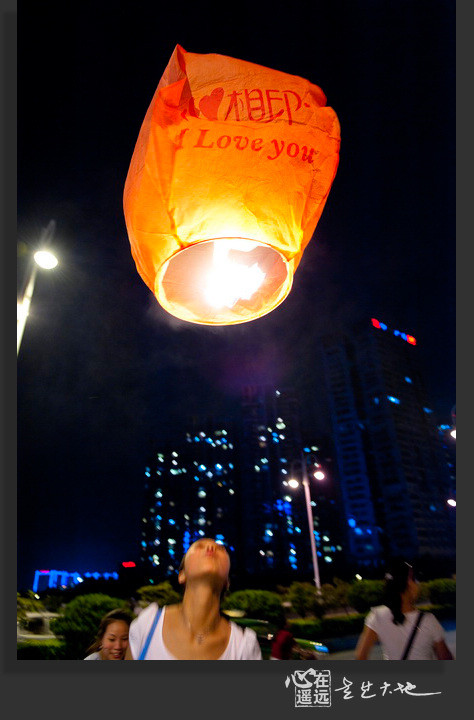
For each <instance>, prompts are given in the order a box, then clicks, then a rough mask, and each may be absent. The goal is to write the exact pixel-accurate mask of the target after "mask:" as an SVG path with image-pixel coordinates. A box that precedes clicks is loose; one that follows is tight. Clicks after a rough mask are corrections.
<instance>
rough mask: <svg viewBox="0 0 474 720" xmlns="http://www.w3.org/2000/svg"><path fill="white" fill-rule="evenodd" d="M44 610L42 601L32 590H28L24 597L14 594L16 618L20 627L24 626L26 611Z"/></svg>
mask: <svg viewBox="0 0 474 720" xmlns="http://www.w3.org/2000/svg"><path fill="white" fill-rule="evenodd" d="M43 610H44V605H43V603H42V602H41V601H40V600H38V599H37V598H36V597H35V594H34V592H33V591H32V590H28V593H27V595H26V597H23V596H22V595H20V593H19V592H17V594H16V618H17V620H18V622H19V623H20V625H21V626H22V627H25V626H26V621H27V615H26V613H27V612H41V611H43Z"/></svg>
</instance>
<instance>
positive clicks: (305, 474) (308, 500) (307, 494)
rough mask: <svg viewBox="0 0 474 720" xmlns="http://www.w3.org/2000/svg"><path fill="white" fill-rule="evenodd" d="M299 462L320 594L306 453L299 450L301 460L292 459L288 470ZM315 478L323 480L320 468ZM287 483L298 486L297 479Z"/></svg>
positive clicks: (316, 579)
mask: <svg viewBox="0 0 474 720" xmlns="http://www.w3.org/2000/svg"><path fill="white" fill-rule="evenodd" d="M298 463H300V464H301V475H302V482H303V488H304V497H305V501H306V513H307V515H308V527H309V540H310V544H311V556H312V559H313V570H314V584H315V585H316V594H317V595H321V580H320V577H319V565H318V553H317V550H316V539H315V537H314V519H313V510H312V508H311V495H310V491H309V480H308V469H307V467H306V453H305V452H304V451H302V452H301V460H294V461H293V462H292V463H291V465H290V471H291V470H292V468H293V465H295V464H298ZM314 476H315V478H316V479H317V480H324V478H325V474H324V473H323V471H322V470H319V469H318V470H317V471H316V472H315V474H314ZM288 484H289V485H290V487H293V488H296V487H298V481H297V480H289V481H288Z"/></svg>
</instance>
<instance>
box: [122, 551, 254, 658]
mask: <svg viewBox="0 0 474 720" xmlns="http://www.w3.org/2000/svg"><path fill="white" fill-rule="evenodd" d="M229 570H230V559H229V555H228V553H227V550H226V549H225V547H224V546H223V545H222V544H220V543H216V542H215V540H211V539H210V538H202V539H201V540H197V541H196V542H195V543H193V544H192V545H191V547H190V548H189V550H188V552H187V553H186V555H185V556H184V558H183V561H182V562H181V565H180V567H179V571H178V582H179V583H180V584H181V585H183V586H184V595H183V600H182V602H180V603H176V604H174V605H165V606H164V607H162V608H159V607H158V606H157V604H156V603H151V604H150V605H149V606H148V607H146V608H145V609H144V610H142V611H141V613H140V615H139V616H138V617H137V618H136V619H135V620H134V621H133V622H132V625H131V627H130V646H129V649H128V651H127V654H126V656H125V659H126V660H261V659H262V653H261V650H260V646H259V644H258V640H257V635H256V633H255V631H254V630H252V629H251V628H245V630H242V628H240V627H239V626H238V625H237V624H236V623H234V622H230V621H229V620H227V618H225V617H224V616H223V615H222V613H221V599H222V595H223V593H224V592H225V591H226V589H227V587H228V584H229Z"/></svg>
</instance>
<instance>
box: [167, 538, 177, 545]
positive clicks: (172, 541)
mask: <svg viewBox="0 0 474 720" xmlns="http://www.w3.org/2000/svg"><path fill="white" fill-rule="evenodd" d="M168 544H169V545H175V544H176V540H173V538H168Z"/></svg>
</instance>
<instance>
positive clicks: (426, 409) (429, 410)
mask: <svg viewBox="0 0 474 720" xmlns="http://www.w3.org/2000/svg"><path fill="white" fill-rule="evenodd" d="M423 410H424V411H425V413H426V414H427V415H429V414H430V413H432V412H433V410H431V409H430V408H427V407H424V408H423Z"/></svg>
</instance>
